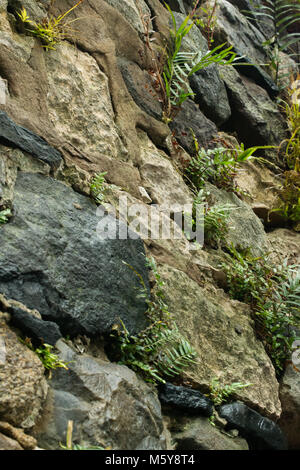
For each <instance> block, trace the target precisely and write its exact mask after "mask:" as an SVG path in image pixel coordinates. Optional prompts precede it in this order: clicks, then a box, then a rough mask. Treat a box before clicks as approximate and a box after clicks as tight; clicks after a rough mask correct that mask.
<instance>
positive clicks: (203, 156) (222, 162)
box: [185, 138, 274, 193]
mask: <svg viewBox="0 0 300 470" xmlns="http://www.w3.org/2000/svg"><path fill="white" fill-rule="evenodd" d="M194 143H195V149H196V155H195V156H194V157H193V158H192V159H191V162H190V164H189V166H188V167H187V168H186V170H185V177H186V179H187V180H188V182H190V183H192V184H193V186H194V188H195V189H196V190H197V191H199V190H200V189H202V188H203V186H204V184H205V183H206V181H209V182H210V183H212V184H214V185H215V186H217V187H218V188H220V189H225V190H226V191H229V192H235V193H239V188H238V187H237V185H236V183H235V181H234V177H235V176H236V174H237V170H238V169H239V168H240V166H241V164H242V163H243V162H245V161H249V160H252V159H256V160H257V161H264V160H263V158H259V157H254V156H253V154H254V153H255V152H256V151H257V150H260V149H268V148H274V147H273V146H269V145H268V146H256V147H250V148H248V149H245V148H244V145H243V144H241V145H240V146H239V147H238V148H226V147H216V148H214V149H208V150H206V149H204V148H199V145H198V142H197V140H196V139H195V138H194Z"/></svg>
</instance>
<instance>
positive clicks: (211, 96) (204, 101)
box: [190, 64, 231, 126]
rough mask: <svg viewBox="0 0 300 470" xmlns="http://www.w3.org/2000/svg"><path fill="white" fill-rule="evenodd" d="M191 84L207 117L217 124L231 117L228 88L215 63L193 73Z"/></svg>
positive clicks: (195, 99) (195, 98) (197, 100)
mask: <svg viewBox="0 0 300 470" xmlns="http://www.w3.org/2000/svg"><path fill="white" fill-rule="evenodd" d="M190 85H191V88H192V90H193V92H194V93H195V97H194V101H195V102H196V103H198V104H199V107H200V109H201V111H202V112H203V113H204V114H205V116H206V117H208V118H209V119H211V120H212V121H213V122H214V123H216V124H217V126H220V125H221V124H223V123H224V122H226V121H227V120H228V119H229V118H230V115H231V109H230V105H229V101H228V97H227V92H226V88H225V85H224V82H223V80H221V78H220V76H219V72H218V69H217V66H216V65H215V64H212V65H210V66H209V67H206V68H204V69H202V70H199V72H197V73H196V74H194V75H192V76H191V78H190Z"/></svg>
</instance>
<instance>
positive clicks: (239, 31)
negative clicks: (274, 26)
mask: <svg viewBox="0 0 300 470" xmlns="http://www.w3.org/2000/svg"><path fill="white" fill-rule="evenodd" d="M214 39H215V42H214V45H218V44H223V43H224V42H227V43H228V45H232V46H234V47H238V49H239V51H240V53H241V54H242V55H244V54H245V55H246V56H247V57H249V58H250V60H251V63H256V64H265V63H267V62H268V56H267V54H266V51H265V49H264V47H263V45H262V44H263V42H264V41H265V39H266V38H265V36H264V35H263V34H262V33H261V32H260V30H259V29H257V28H256V27H255V26H254V25H253V24H251V23H250V22H249V21H248V20H247V19H246V17H245V16H244V15H243V14H242V13H241V12H240V11H239V9H238V8H236V7H235V6H234V5H232V3H229V2H228V1H226V0H218V6H217V10H216V25H215V30H214Z"/></svg>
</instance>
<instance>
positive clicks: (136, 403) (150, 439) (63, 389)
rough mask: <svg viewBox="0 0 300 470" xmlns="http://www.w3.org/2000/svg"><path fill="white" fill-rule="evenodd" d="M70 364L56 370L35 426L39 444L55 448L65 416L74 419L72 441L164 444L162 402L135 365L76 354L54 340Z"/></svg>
mask: <svg viewBox="0 0 300 470" xmlns="http://www.w3.org/2000/svg"><path fill="white" fill-rule="evenodd" d="M57 347H58V348H59V350H60V351H61V354H60V357H61V358H62V359H63V360H65V361H66V362H68V361H72V362H70V364H69V370H68V371H64V370H57V371H54V373H53V377H52V380H51V382H50V385H51V394H50V397H49V401H48V405H47V406H46V408H45V415H44V418H43V420H42V421H41V423H40V425H39V427H37V428H36V429H35V430H34V435H35V436H36V437H37V439H38V445H39V446H40V447H43V448H45V449H59V443H60V442H62V443H64V442H66V430H67V424H68V420H73V422H74V432H73V443H74V444H80V445H82V446H84V447H87V446H91V445H102V446H105V447H106V446H110V447H111V448H112V449H116V450H150V449H151V450H163V449H165V448H166V443H165V436H164V429H163V422H162V416H161V408H160V403H159V401H158V399H157V395H156V393H155V391H154V389H153V388H151V387H150V386H148V385H147V384H146V383H145V382H143V381H142V380H140V379H138V378H137V376H136V375H135V373H134V372H133V371H131V370H130V369H128V368H127V367H125V366H119V365H117V364H112V363H109V362H104V361H101V360H99V359H95V358H92V357H90V356H87V355H86V354H83V355H77V354H76V353H75V352H74V351H73V350H72V349H71V348H69V347H68V346H67V345H66V344H65V343H64V342H63V341H61V340H60V341H59V342H58V343H57Z"/></svg>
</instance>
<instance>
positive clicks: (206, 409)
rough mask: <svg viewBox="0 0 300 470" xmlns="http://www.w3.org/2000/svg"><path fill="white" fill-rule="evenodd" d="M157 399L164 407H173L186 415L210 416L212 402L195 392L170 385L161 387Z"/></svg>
mask: <svg viewBox="0 0 300 470" xmlns="http://www.w3.org/2000/svg"><path fill="white" fill-rule="evenodd" d="M159 399H160V401H161V402H162V403H163V404H164V405H169V406H173V407H174V408H178V409H181V410H184V411H185V412H187V413H191V414H196V415H204V416H211V415H212V413H213V406H212V402H211V401H210V400H209V399H208V398H207V397H205V396H204V395H203V394H202V393H200V392H198V391H197V390H192V389H189V388H187V387H181V386H176V385H173V384H171V383H166V384H164V385H161V386H160V388H159Z"/></svg>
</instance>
